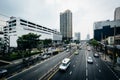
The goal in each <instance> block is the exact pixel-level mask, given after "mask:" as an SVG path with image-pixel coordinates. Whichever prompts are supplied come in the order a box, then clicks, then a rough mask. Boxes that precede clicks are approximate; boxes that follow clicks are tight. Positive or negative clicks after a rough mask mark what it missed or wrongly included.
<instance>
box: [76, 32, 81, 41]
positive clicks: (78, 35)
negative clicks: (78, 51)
mask: <svg viewBox="0 0 120 80" xmlns="http://www.w3.org/2000/svg"><path fill="white" fill-rule="evenodd" d="M75 40H79V41H80V32H76V33H75Z"/></svg>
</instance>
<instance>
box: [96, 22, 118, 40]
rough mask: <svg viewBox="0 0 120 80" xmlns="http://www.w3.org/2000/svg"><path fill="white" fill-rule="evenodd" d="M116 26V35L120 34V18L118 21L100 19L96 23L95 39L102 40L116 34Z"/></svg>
mask: <svg viewBox="0 0 120 80" xmlns="http://www.w3.org/2000/svg"><path fill="white" fill-rule="evenodd" d="M115 27H116V32H115V35H119V34H120V20H116V21H109V20H107V21H99V22H95V23H94V39H96V40H98V41H101V40H102V39H105V38H107V37H109V36H113V35H114V28H115Z"/></svg>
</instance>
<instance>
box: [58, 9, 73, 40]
mask: <svg viewBox="0 0 120 80" xmlns="http://www.w3.org/2000/svg"><path fill="white" fill-rule="evenodd" d="M60 32H61V34H62V36H63V40H71V39H72V12H71V11H70V10H66V11H65V12H63V13H60Z"/></svg>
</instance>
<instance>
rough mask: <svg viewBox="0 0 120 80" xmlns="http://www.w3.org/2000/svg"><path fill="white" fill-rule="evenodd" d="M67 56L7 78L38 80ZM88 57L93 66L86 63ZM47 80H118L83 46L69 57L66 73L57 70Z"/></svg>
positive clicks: (65, 53) (13, 79)
mask: <svg viewBox="0 0 120 80" xmlns="http://www.w3.org/2000/svg"><path fill="white" fill-rule="evenodd" d="M68 56H70V54H69V53H68V52H62V53H60V54H58V55H56V56H54V57H52V58H49V59H47V60H46V61H43V62H41V63H39V64H37V65H35V66H33V67H31V68H29V69H27V70H25V71H22V72H20V73H18V74H15V75H14V76H11V77H9V78H8V80H39V79H40V78H41V77H42V76H43V75H44V74H46V73H47V72H48V71H49V70H51V69H52V68H53V67H54V66H55V65H57V64H58V63H59V62H60V61H62V60H63V59H64V58H65V57H68ZM88 56H91V57H92V58H93V64H89V63H87V57H88ZM48 80H118V78H117V77H116V75H115V74H114V72H112V70H111V69H110V68H109V67H108V66H107V65H106V64H105V62H103V61H102V60H101V59H100V58H95V57H94V56H93V51H92V50H91V51H88V50H87V49H86V45H85V44H84V46H83V47H82V49H81V50H79V54H78V55H74V56H72V57H71V64H70V66H69V68H68V69H67V70H66V71H60V70H59V69H58V70H57V71H55V72H54V73H53V74H52V75H51V76H50V77H49V78H48Z"/></svg>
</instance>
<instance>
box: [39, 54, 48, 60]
mask: <svg viewBox="0 0 120 80" xmlns="http://www.w3.org/2000/svg"><path fill="white" fill-rule="evenodd" d="M49 57H50V55H46V54H45V55H42V56H41V59H42V60H44V59H47V58H49Z"/></svg>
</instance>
